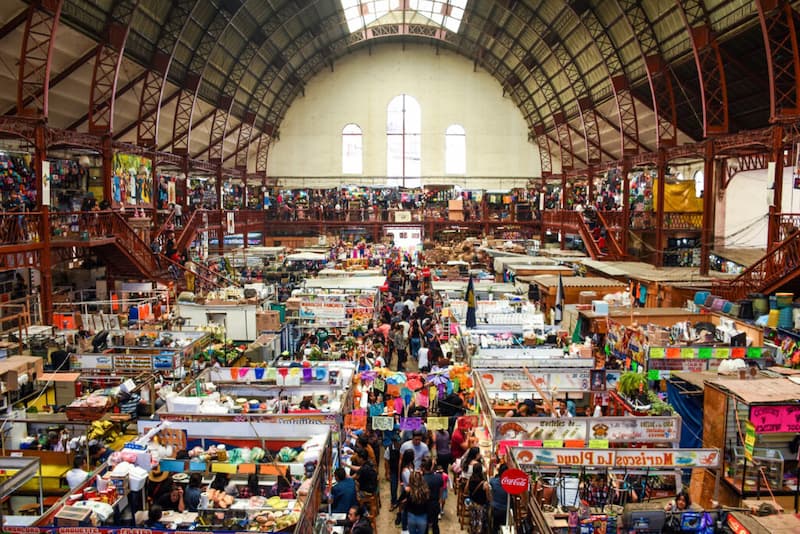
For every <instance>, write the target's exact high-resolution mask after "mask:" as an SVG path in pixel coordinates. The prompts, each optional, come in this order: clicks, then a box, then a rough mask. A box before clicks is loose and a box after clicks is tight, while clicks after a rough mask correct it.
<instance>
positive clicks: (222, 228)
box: [214, 163, 227, 256]
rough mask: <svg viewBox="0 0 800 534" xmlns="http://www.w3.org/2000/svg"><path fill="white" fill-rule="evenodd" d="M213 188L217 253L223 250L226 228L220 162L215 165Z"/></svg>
mask: <svg viewBox="0 0 800 534" xmlns="http://www.w3.org/2000/svg"><path fill="white" fill-rule="evenodd" d="M214 189H215V190H216V193H217V211H218V212H219V228H218V229H217V232H218V234H219V235H218V236H217V246H218V252H219V255H220V256H222V254H223V253H224V251H225V230H226V227H227V225H226V220H225V210H224V209H222V208H223V204H222V164H221V163H220V164H219V165H217V178H216V181H215V183H214Z"/></svg>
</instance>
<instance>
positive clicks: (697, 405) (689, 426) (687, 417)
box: [667, 381, 703, 449]
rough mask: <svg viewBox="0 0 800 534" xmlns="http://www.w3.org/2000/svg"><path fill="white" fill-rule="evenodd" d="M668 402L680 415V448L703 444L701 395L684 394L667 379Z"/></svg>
mask: <svg viewBox="0 0 800 534" xmlns="http://www.w3.org/2000/svg"><path fill="white" fill-rule="evenodd" d="M667 398H668V399H669V403H670V404H671V405H672V407H673V408H675V411H676V412H678V415H680V416H681V448H690V449H697V448H702V446H703V395H686V394H683V393H681V391H680V390H679V389H678V388H676V387H675V386H674V385H672V382H670V381H667Z"/></svg>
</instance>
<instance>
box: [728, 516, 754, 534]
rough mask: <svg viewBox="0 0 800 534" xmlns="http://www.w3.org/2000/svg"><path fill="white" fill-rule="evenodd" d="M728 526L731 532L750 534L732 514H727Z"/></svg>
mask: <svg viewBox="0 0 800 534" xmlns="http://www.w3.org/2000/svg"><path fill="white" fill-rule="evenodd" d="M728 528H730V529H731V531H732V532H733V534H750V531H749V530H747V529H746V528H744V525H742V524H741V523H740V522H739V520H738V519H736V518H735V517H734V516H733V514H728Z"/></svg>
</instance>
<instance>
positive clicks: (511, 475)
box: [500, 469, 530, 495]
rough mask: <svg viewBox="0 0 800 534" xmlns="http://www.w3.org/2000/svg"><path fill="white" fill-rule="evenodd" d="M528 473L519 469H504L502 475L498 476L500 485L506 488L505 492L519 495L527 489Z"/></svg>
mask: <svg viewBox="0 0 800 534" xmlns="http://www.w3.org/2000/svg"><path fill="white" fill-rule="evenodd" d="M529 483H530V480H529V479H528V474H527V473H526V472H525V471H520V470H519V469H506V470H505V472H504V473H503V476H501V477H500V485H501V486H503V489H504V490H506V493H510V494H511V495H519V494H520V493H525V492H526V491H528V484H529Z"/></svg>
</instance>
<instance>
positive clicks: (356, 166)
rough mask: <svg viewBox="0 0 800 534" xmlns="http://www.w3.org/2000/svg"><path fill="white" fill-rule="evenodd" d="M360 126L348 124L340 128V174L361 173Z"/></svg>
mask: <svg viewBox="0 0 800 534" xmlns="http://www.w3.org/2000/svg"><path fill="white" fill-rule="evenodd" d="M361 138H362V135H361V128H359V127H358V125H356V124H348V125H346V126H345V127H344V128H343V129H342V174H361V173H362V172H363V171H362V163H361Z"/></svg>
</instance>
